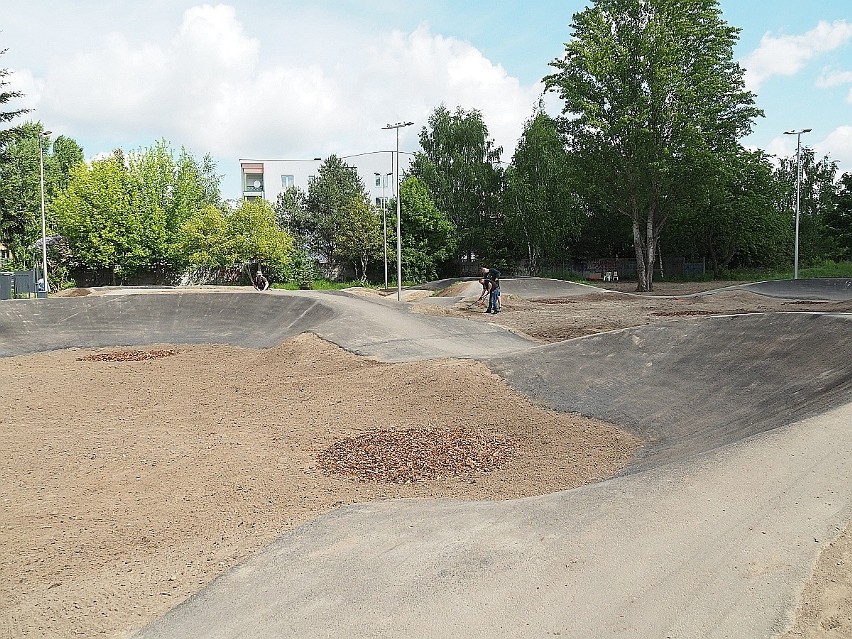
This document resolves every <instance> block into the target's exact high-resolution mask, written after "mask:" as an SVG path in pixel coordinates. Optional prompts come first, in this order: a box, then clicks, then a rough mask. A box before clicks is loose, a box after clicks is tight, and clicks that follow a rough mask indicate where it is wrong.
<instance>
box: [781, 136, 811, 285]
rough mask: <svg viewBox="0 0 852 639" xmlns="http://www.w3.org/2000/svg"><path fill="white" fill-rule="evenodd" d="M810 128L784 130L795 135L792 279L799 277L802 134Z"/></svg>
mask: <svg viewBox="0 0 852 639" xmlns="http://www.w3.org/2000/svg"><path fill="white" fill-rule="evenodd" d="M811 131H812V129H801V130H800V131H784V135H795V136H796V243H795V248H794V250H793V279H794V280H797V279H799V206H800V202H801V195H802V134H803V133H810V132H811Z"/></svg>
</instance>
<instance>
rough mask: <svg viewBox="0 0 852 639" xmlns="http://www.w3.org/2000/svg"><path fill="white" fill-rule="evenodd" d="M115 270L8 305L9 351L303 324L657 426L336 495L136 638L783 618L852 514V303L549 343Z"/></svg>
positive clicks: (4, 347) (252, 338) (601, 631)
mask: <svg viewBox="0 0 852 639" xmlns="http://www.w3.org/2000/svg"><path fill="white" fill-rule="evenodd" d="M801 282H804V281H801V280H800V281H799V282H796V283H794V284H792V285H790V284H789V283H779V284H778V285H777V286H776V287H773V285H772V284H771V283H763V284H762V286H761V287H759V288H761V290H759V291H755V292H759V293H760V294H766V295H772V294H776V295H779V296H791V297H797V298H806V299H826V297H825V296H826V295H827V293H826V286H825V285H824V284H821V283H816V284H814V286H813V287H811V288H810V289H809V288H808V287H807V286H806V284H804V283H801ZM471 284H472V286H471V287H470V289H471V290H470V291H466V294H471V293H472V294H474V295H476V294H477V293H476V291H474V290H473V289H475V288H476V286H475V283H471ZM510 287H513V288H512V289H511V293H512V294H515V295H521V296H523V295H524V294H525V291H526V295H528V296H529V297H534V296H541V297H558V296H560V295H582V294H586V293H589V292H593V293H599V292H600V291H599V290H597V289H592V288H590V287H582V286H581V285H571V284H566V283H557V282H553V281H551V280H506V281H505V282H504V291H506V292H507V293H508V292H509V291H510ZM785 287H786V288H785ZM791 287H795V290H791ZM829 288H832V290H833V292H832V293H831V294H832V295H834V294H837V295H845V294H846V290H845V289H843V287H837V288H836V289H835V288H833V287H829ZM560 291H561V292H560ZM838 291H839V292H838ZM116 293H119V294H116V295H103V296H96V297H86V298H68V299H50V300H47V301H38V302H36V301H33V302H12V303H4V304H2V305H0V355H5V356H8V355H15V354H20V353H26V352H37V351H43V350H51V349H55V348H67V347H71V346H118V345H143V344H153V343H201V342H210V343H229V344H236V345H240V346H254V347H266V346H270V345H272V344H275V343H278V342H280V341H281V340H282V339H286V338H287V337H289V336H291V335H295V334H298V333H300V332H303V331H305V330H311V331H313V332H315V333H317V334H318V335H320V336H321V337H323V338H325V339H328V340H330V341H333V342H335V343H337V344H339V345H341V346H342V347H344V348H347V349H348V350H351V351H353V352H356V353H360V354H362V355H365V356H369V357H374V358H377V359H382V360H387V361H404V360H407V359H423V358H431V357H446V356H458V357H468V358H475V359H479V360H481V361H484V362H485V363H486V364H487V365H488V366H489V367H491V369H492V370H494V371H495V372H496V373H498V374H500V375H501V376H503V377H504V378H505V379H507V381H508V382H509V383H510V384H512V385H513V386H514V387H516V388H518V389H519V390H521V391H522V392H525V393H527V394H528V395H529V396H530V397H532V398H533V399H534V401H537V402H541V403H544V404H546V405H549V406H552V407H554V408H556V409H558V410H570V411H578V412H582V413H584V414H586V415H591V416H597V417H601V418H604V419H608V420H610V421H614V422H616V423H619V424H621V425H622V426H624V427H625V428H628V429H630V430H632V431H634V432H636V433H638V434H640V435H641V436H642V437H644V438H645V439H646V440H647V441H648V442H649V443H648V445H647V446H646V447H645V449H644V450H643V453H642V454H641V455H640V457H639V458H638V459H637V460H636V462H635V463H634V464H633V465H632V466H631V467H630V468H629V469H628V471H627V472H626V473H625V474H624V475H622V476H619V477H616V478H614V479H611V480H609V481H606V482H602V483H599V484H594V485H591V486H585V487H582V488H578V489H575V490H570V491H565V492H561V493H556V494H552V495H546V496H542V497H537V498H530V499H523V500H515V501H504V502H474V503H471V502H454V501H423V500H403V501H387V502H376V503H370V504H363V505H358V506H347V507H343V508H340V509H337V510H335V511H334V512H332V513H329V514H328V515H325V516H323V517H321V518H319V519H317V520H316V521H314V522H312V523H310V524H308V525H305V526H302V527H300V528H297V529H295V530H293V531H291V532H289V533H287V534H285V535H283V536H282V537H280V538H279V539H278V540H277V541H276V542H274V543H273V544H271V545H270V546H269V547H268V548H267V549H266V550H264V551H263V552H261V553H259V554H258V555H256V556H254V557H252V558H250V559H248V560H247V561H245V562H243V563H242V564H240V565H239V566H237V567H236V568H234V569H233V570H231V571H229V572H228V573H226V574H225V575H223V576H221V577H220V578H218V579H217V580H216V581H214V582H213V583H212V584H210V585H209V586H208V587H206V588H205V589H203V590H202V591H201V592H199V593H198V594H196V595H195V596H193V597H192V598H190V599H189V600H188V601H186V602H185V603H183V604H182V605H179V606H178V607H176V608H175V609H174V610H172V611H171V612H170V613H168V614H167V615H166V616H164V617H163V618H161V619H160V620H158V621H156V622H154V623H153V624H151V625H150V626H149V627H147V628H145V629H143V630H142V631H140V632H139V633H138V634H137V635H136V636H137V637H139V638H151V637H187V638H189V637H207V638H216V637H240V638H246V637H258V638H259V637H270V636H278V637H340V636H350V637H462V636H463V637H543V636H563V637H578V638H579V637H584V638H585V637H648V638H650V637H660V638H663V637H772V636H775V635H776V634H778V633H780V632H782V631H783V630H784V629H785V628H786V627H787V626H788V625H789V623H790V622H791V620H792V614H793V610H794V608H795V606H796V603H797V597H798V596H799V594H800V593H801V590H802V587H803V584H804V581H805V579H806V578H807V577H808V576H809V574H810V572H811V570H812V566H813V563H814V561H815V559H816V557H817V556H818V554H819V552H820V550H821V549H822V548H823V547H824V546H825V545H826V544H827V543H829V542H830V541H831V540H832V539H833V538H834V537H836V536H837V535H838V534H839V532H840V531H841V530H842V529H843V528H845V527H846V526H847V525H848V524H849V522H850V520H852V490H850V487H852V403H850V397H852V339H851V338H852V316H850V315H846V314H833V315H832V314H804V313H772V314H765V315H763V314H755V315H737V316H731V317H712V318H701V319H689V320H680V321H673V322H671V323H666V324H662V325H655V326H649V327H640V328H635V329H628V330H624V331H616V332H612V333H606V334H601V335H595V336H591V337H586V338H581V339H576V340H569V341H566V342H562V343H558V344H551V345H544V346H542V345H534V344H532V343H530V342H528V341H526V340H524V339H523V338H521V337H518V336H516V335H513V334H512V333H509V332H508V331H504V330H502V329H500V328H499V327H496V326H490V325H483V324H482V323H480V322H475V323H474V322H466V321H465V320H451V319H449V318H439V317H431V316H424V315H419V314H416V313H411V312H410V311H409V307H408V305H405V304H399V303H397V302H395V301H387V300H374V299H372V298H367V299H364V298H357V297H355V296H350V295H346V294H322V293H310V292H307V293H278V292H276V293H274V294H263V295H261V294H257V293H232V292H231V293H217V292H211V293H185V292H178V293H175V292H167V293H165V294H163V295H126V294H123V292H122V291H117V292H116ZM793 293H795V294H796V295H795V296H794V295H793ZM849 295H850V296H852V292H850V293H849ZM247 296H248V297H247ZM809 296H814V297H809ZM848 298H849V297H841V299H848ZM831 299H833V298H831Z"/></svg>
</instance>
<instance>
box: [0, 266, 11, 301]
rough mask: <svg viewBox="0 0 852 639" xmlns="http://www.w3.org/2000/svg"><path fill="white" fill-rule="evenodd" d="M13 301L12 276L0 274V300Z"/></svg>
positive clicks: (4, 273)
mask: <svg viewBox="0 0 852 639" xmlns="http://www.w3.org/2000/svg"><path fill="white" fill-rule="evenodd" d="M10 299H12V274H11V273H8V272H3V273H0V300H10Z"/></svg>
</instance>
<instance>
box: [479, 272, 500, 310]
mask: <svg viewBox="0 0 852 639" xmlns="http://www.w3.org/2000/svg"><path fill="white" fill-rule="evenodd" d="M481 281H482V287H483V289H485V288H486V286H487V287H488V308H486V309H485V312H486V313H495V314H496V313H499V312H500V271H498V270H497V269H496V268H488V267H485V266H483V267H482V280H481Z"/></svg>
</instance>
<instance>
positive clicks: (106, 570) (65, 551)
mask: <svg viewBox="0 0 852 639" xmlns="http://www.w3.org/2000/svg"><path fill="white" fill-rule="evenodd" d="M620 286H625V284H621V285H620ZM626 286H629V285H626ZM690 286H691V288H692V289H695V286H694V285H690ZM710 286H712V285H710ZM710 286H708V287H710ZM717 286H718V284H717ZM684 288H685V286H684V285H671V286H670V287H669V288H668V289H666V287H665V286H663V285H657V293H658V294H663V295H664V294H667V293H668V294H677V293H688V292H695V290H684ZM626 290H629V288H628V289H626ZM503 304H504V306H503V308H504V310H503V312H502V313H500V314H499V315H497V316H491V315H485V314H484V313H481V312H477V310H478V309H477V308H476V307H464V308H458V307H457V308H452V309H446V308H437V307H426V306H424V307H423V308H422V310H424V311H425V312H430V313H441V314H451V315H461V316H465V317H468V318H470V319H472V320H475V321H491V322H497V323H500V324H503V325H505V326H507V327H509V328H511V329H512V330H515V331H518V332H522V333H524V334H527V335H530V336H532V337H534V338H536V339H538V340H541V341H556V340H560V339H566V338H570V337H575V336H580V335H586V334H589V333H593V332H598V331H601V330H612V329H616V328H622V327H626V326H634V325H638V324H646V323H651V322H660V321H676V320H677V318H678V317H680V316H694V315H698V314H704V313H710V312H713V313H719V312H722V313H727V312H745V311H769V310H789V311H802V310H820V311H824V310H837V311H849V310H852V308H850V305H849V304H848V303H845V304H815V303H809V304H793V303H790V302H784V301H782V300H773V299H769V298H763V297H759V296H757V295H754V294H751V293H744V292H726V293H722V294H717V295H713V296H703V297H698V298H687V299H667V298H662V297H661V298H659V299H656V298H655V299H648V298H624V297H621V296H618V297H613V296H609V295H605V294H602V295H596V296H593V297H590V298H571V299H570V300H569V299H561V300H547V301H544V302H528V301H525V300H520V299H512V298H511V297H506V298H505V299H504V300H503ZM163 346H164V347H165V346H167V345H163ZM173 348H176V349H177V351H178V353H177V354H176V355H174V356H171V357H166V358H162V359H154V360H148V361H140V362H98V361H81V360H80V358H82V357H84V356H86V355H90V354H92V353H98V352H100V353H103V352H109V350H110V349H102V350H100V351H92V350H82V349H73V350H68V351H58V352H53V353H43V354H37V355H28V356H20V357H15V358H10V359H8V360H4V361H3V366H2V367H0V429H2V430H0V432H2V434H3V440H4V442H3V443H4V451H5V454H4V455H3V456H2V458H0V463H2V472H0V504H2V518H0V549H2V553H0V637H71V636H86V637H90V636H119V637H120V636H127V635H129V634H130V633H131V632H132V631H133V630H135V629H137V628H139V627H141V626H142V625H144V624H145V623H147V622H149V621H151V620H152V619H154V618H156V617H157V616H159V615H161V614H162V613H164V612H165V611H166V610H168V609H170V608H172V607H173V606H175V605H177V604H178V603H179V602H180V601H182V600H183V599H185V598H186V597H187V596H189V595H191V594H192V593H194V592H196V591H198V590H199V589H200V588H201V587H202V586H203V585H204V584H206V583H209V582H210V581H211V580H212V579H214V578H215V577H216V576H217V575H218V574H221V573H222V572H224V571H226V570H227V569H228V568H229V567H231V566H233V565H234V564H235V563H237V562H239V561H240V559H241V558H244V557H246V556H247V555H249V554H251V553H253V552H255V551H256V550H258V549H259V548H261V547H262V546H264V545H265V544H267V543H268V542H270V541H271V540H272V539H274V538H275V537H276V536H278V535H279V534H280V533H281V532H283V531H285V530H288V529H290V528H292V527H294V526H297V525H299V524H301V523H304V522H306V521H309V520H312V519H314V518H316V517H317V516H318V515H320V514H322V513H324V512H327V511H329V510H330V509H332V508H334V507H336V506H338V505H340V504H347V503H353V502H360V501H366V500H374V499H394V498H399V497H415V498H417V497H448V498H459V499H511V498H514V497H520V496H527V495H537V494H545V493H549V492H553V491H557V490H562V489H565V488H571V487H574V486H578V485H581V484H584V483H590V482H594V481H598V480H600V479H602V478H605V477H609V476H612V475H613V474H615V473H617V472H618V471H619V469H621V468H623V467H624V465H625V464H626V463H627V462H628V461H629V459H630V457H631V455H632V454H633V452H634V451H635V450H636V447H637V446H638V445H640V444H641V442H638V441H636V440H635V439H634V438H633V437H631V436H630V435H628V434H626V433H624V432H623V431H620V430H619V429H618V428H616V427H614V426H611V425H608V424H605V423H602V422H598V421H595V420H588V419H584V418H580V417H577V416H571V415H562V414H558V413H555V412H552V411H548V410H544V409H542V408H540V407H536V406H533V405H531V404H530V403H529V402H528V401H527V400H526V399H525V398H523V397H521V396H519V395H517V394H515V393H514V392H513V391H512V390H511V389H509V388H508V387H507V386H506V385H505V384H504V383H503V382H502V381H501V380H500V379H499V378H497V377H495V376H493V375H492V374H491V373H490V372H489V371H488V370H487V368H485V367H484V366H483V365H481V364H477V363H472V362H469V361H456V360H443V361H434V362H418V363H412V364H379V363H376V362H372V361H367V360H364V359H362V358H359V357H356V356H354V355H351V354H349V353H346V352H344V351H342V350H341V349H339V348H337V347H335V346H333V345H330V344H327V343H325V342H323V341H322V340H320V339H318V338H316V337H315V336H312V335H303V336H300V337H298V338H295V339H292V340H289V341H287V342H285V343H283V344H281V345H280V346H278V347H276V348H274V349H270V350H265V351H257V350H250V349H238V348H233V347H226V346H193V347H185V346H180V345H177V346H174V347H173ZM42 385H44V386H42ZM42 387H46V388H47V389H49V390H48V393H47V401H46V402H44V401H41V400H40V399H39V393H40V389H41V388H42ZM485 397H488V398H489V399H490V403H491V405H490V406H489V407H488V408H487V409H486V405H487V404H488V402H487V401H486V399H485ZM459 426H461V427H464V428H467V429H471V430H474V431H477V432H482V433H486V434H499V435H503V436H508V437H511V438H512V440H513V441H514V442H515V444H516V448H517V452H516V454H515V456H514V457H513V458H512V460H511V462H510V463H509V464H508V465H507V466H506V467H504V468H503V469H502V470H498V471H495V472H493V473H489V474H481V475H474V476H472V477H469V478H462V479H458V478H442V479H437V480H431V481H424V482H418V483H414V484H408V485H398V484H384V483H374V482H359V481H355V480H351V479H345V478H341V477H335V476H326V475H324V474H323V473H322V472H321V471H320V470H319V469H318V468H317V464H316V457H317V455H318V453H319V452H320V451H322V450H323V449H325V448H326V447H327V446H329V445H331V444H332V443H333V442H335V441H338V440H339V439H341V438H343V437H351V436H357V435H359V434H363V433H368V432H371V431H373V430H376V429H381V428H391V429H407V428H436V427H437V428H443V427H459ZM850 565H852V534H850V531H849V530H847V531H846V533H845V534H844V535H843V536H841V537H840V538H839V539H837V540H835V541H834V542H833V543H832V544H831V545H830V546H828V547H827V548H826V550H825V552H824V553H823V555H822V557H821V558H820V561H819V563H818V564H817V566H816V567H815V571H814V576H813V578H812V580H811V582H810V583H809V584H808V586H807V588H806V590H805V591H804V593H803V596H802V601H801V605H800V608H799V611H798V614H797V622H796V623H797V625H796V627H795V628H794V629H793V630H791V632H790V633H789V635H788V637H789V638H792V637H825V638H834V637H849V636H852V583H850V581H852V577H850V574H852V571H850V570H849V566H850Z"/></svg>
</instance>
